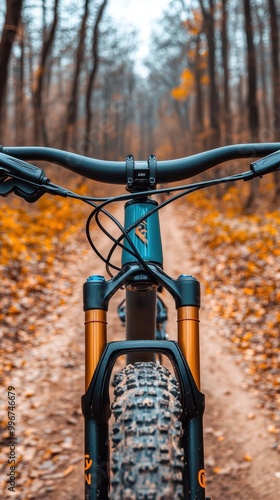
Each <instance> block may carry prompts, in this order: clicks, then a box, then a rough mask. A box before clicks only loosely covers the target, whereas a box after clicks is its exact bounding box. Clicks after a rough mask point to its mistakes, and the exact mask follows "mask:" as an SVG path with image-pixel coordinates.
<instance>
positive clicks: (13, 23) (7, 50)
mask: <svg viewBox="0 0 280 500" xmlns="http://www.w3.org/2000/svg"><path fill="white" fill-rule="evenodd" d="M22 1H23V0H6V5H7V10H6V17H5V22H4V28H3V33H2V37H1V41H0V75H1V78H0V136H1V138H2V137H3V136H2V133H3V130H4V129H5V126H4V123H3V106H4V102H5V97H6V91H5V89H6V84H7V79H8V65H9V60H10V56H11V51H12V46H13V43H14V39H15V37H16V34H17V30H18V26H19V21H20V16H21V8H22Z"/></svg>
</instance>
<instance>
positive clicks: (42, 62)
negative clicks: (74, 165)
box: [0, 0, 280, 203]
mask: <svg viewBox="0 0 280 500" xmlns="http://www.w3.org/2000/svg"><path fill="white" fill-rule="evenodd" d="M113 1H114V0H99V1H97V0H96V1H93V0H80V1H77V0H23V1H20V0H11V1H10V0H9V1H8V0H7V2H6V5H3V7H2V10H1V11H0V23H1V24H0V29H1V30H2V37H1V42H0V74H1V79H0V116H1V119H0V124H1V142H3V143H5V144H9V145H12V144H23V145H24V144H42V145H50V146H53V147H63V148H68V149H71V150H73V151H76V152H78V153H82V154H88V155H92V156H95V157H102V158H107V159H123V158H124V157H125V156H126V154H127V153H129V152H131V151H132V152H133V153H134V154H135V156H138V157H147V155H148V154H150V153H151V152H154V153H156V154H157V155H158V156H159V157H160V158H162V159H163V158H171V157H176V156H182V155H185V154H189V153H193V152H195V151H199V150H202V149H203V148H211V147H215V146H219V145H224V144H229V143H230V142H246V141H250V142H254V141H273V140H279V134H280V69H279V52H280V48H279V25H280V20H279V16H280V13H279V3H277V2H276V1H275V0H254V1H252V0H244V1H243V2H238V1H237V0H224V1H223V2H218V1H217V0H196V1H192V2H189V1H188V0H170V3H169V6H168V8H167V9H166V10H165V11H164V12H163V13H162V17H161V19H160V20H159V22H158V23H157V24H156V25H154V26H153V31H152V33H151V37H150V45H149V53H148V56H147V57H146V60H145V61H144V63H143V62H142V68H143V70H141V71H139V64H137V43H138V41H137V40H138V39H137V30H136V28H135V26H137V19H135V20H134V22H133V20H132V22H131V23H130V25H129V26H126V28H125V29H123V30H122V29H121V28H120V27H119V26H118V23H117V21H116V20H115V19H114V18H113V17H110V16H109V13H108V5H109V4H110V3H111V2H113ZM275 179H276V177H275ZM275 183H276V180H275ZM278 189H279V187H278ZM250 203H251V200H250Z"/></svg>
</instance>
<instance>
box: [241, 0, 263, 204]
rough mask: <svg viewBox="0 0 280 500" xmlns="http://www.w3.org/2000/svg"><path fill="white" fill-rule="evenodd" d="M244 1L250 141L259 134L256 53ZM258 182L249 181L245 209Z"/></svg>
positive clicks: (250, 23) (250, 202) (249, 15)
mask: <svg viewBox="0 0 280 500" xmlns="http://www.w3.org/2000/svg"><path fill="white" fill-rule="evenodd" d="M243 1H244V4H243V5H244V14H245V32H246V40H247V68H248V91H247V92H248V93H247V106H248V121H249V130H250V134H251V141H252V142H254V141H257V140H258V135H259V110H258V103H257V66H256V53H255V47H254V37H253V25H252V16H251V4H250V0H243ZM257 187H258V182H257V179H254V180H253V181H251V183H250V193H249V196H248V198H247V200H246V203H245V207H244V208H245V210H248V209H250V207H251V206H252V204H253V203H254V201H255V198H256V195H257Z"/></svg>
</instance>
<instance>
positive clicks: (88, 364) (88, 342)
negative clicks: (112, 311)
mask: <svg viewBox="0 0 280 500" xmlns="http://www.w3.org/2000/svg"><path fill="white" fill-rule="evenodd" d="M106 342H107V313H106V311H104V310H103V309H89V310H88V311H86V312H85V388H86V390H87V389H88V386H89V384H90V381H91V379H92V376H93V374H94V372H95V369H96V366H97V364H98V362H99V360H100V358H101V356H102V353H103V351H104V348H105V346H106Z"/></svg>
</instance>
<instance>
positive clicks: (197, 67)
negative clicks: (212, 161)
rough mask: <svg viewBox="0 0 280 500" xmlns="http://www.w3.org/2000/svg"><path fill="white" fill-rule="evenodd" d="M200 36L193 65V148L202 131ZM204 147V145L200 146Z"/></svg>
mask: <svg viewBox="0 0 280 500" xmlns="http://www.w3.org/2000/svg"><path fill="white" fill-rule="evenodd" d="M200 50H201V35H200V34H199V35H198V36H197V39H196V49H195V64H194V79H195V90H196V96H195V127H194V128H195V137H198V141H197V140H195V142H196V144H195V146H198V147H199V146H200V144H199V143H200V141H201V135H202V133H203V130H204V107H203V92H202V86H201V55H200ZM202 146H203V147H204V144H203V145H202Z"/></svg>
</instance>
